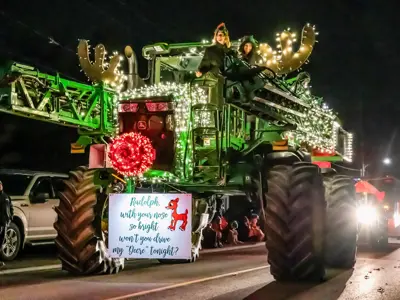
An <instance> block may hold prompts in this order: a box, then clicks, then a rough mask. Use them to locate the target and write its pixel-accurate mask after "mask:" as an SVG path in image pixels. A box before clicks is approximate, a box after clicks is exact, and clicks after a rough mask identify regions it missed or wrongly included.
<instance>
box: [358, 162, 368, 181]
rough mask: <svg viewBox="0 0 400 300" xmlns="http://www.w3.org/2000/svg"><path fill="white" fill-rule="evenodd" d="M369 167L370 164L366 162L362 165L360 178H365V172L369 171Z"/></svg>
mask: <svg viewBox="0 0 400 300" xmlns="http://www.w3.org/2000/svg"><path fill="white" fill-rule="evenodd" d="M368 166H369V164H365V163H364V161H363V163H362V165H361V169H360V177H361V178H362V177H365V171H366V169H367V167H368Z"/></svg>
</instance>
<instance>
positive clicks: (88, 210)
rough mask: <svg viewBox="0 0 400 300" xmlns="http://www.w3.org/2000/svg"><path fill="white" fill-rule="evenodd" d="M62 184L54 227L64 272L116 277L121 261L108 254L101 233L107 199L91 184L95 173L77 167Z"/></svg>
mask: <svg viewBox="0 0 400 300" xmlns="http://www.w3.org/2000/svg"><path fill="white" fill-rule="evenodd" d="M64 183H65V190H64V191H63V192H61V193H60V204H59V206H58V207H56V208H55V210H56V212H57V215H58V218H57V221H56V222H55V223H54V228H55V229H56V230H57V233H58V235H57V238H56V240H55V243H56V245H57V248H58V251H59V258H60V260H61V263H62V268H63V270H66V271H68V272H70V273H72V274H75V275H91V274H112V273H118V272H119V271H120V270H122V269H123V268H124V259H121V258H111V257H110V255H109V254H108V251H107V245H106V236H105V234H104V232H103V231H102V211H103V209H104V207H105V205H106V201H107V198H108V197H107V195H106V194H104V193H101V192H100V189H101V187H99V186H96V185H95V184H94V171H93V170H88V169H87V168H86V167H80V168H78V170H76V171H74V172H71V173H70V178H69V179H68V180H66V181H65V182H64Z"/></svg>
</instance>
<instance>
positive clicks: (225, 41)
mask: <svg viewBox="0 0 400 300" xmlns="http://www.w3.org/2000/svg"><path fill="white" fill-rule="evenodd" d="M213 43H214V44H213V45H212V46H210V47H208V48H206V50H205V51H204V56H203V59H202V61H201V63H200V65H199V68H198V71H197V72H196V76H197V77H200V76H202V75H204V74H206V73H208V72H210V73H212V74H214V75H216V76H218V75H219V74H221V73H223V72H224V60H225V56H226V55H233V54H234V51H232V50H231V42H230V40H229V32H228V29H227V28H226V26H225V23H221V24H219V25H218V27H217V28H216V29H215V31H214V39H213Z"/></svg>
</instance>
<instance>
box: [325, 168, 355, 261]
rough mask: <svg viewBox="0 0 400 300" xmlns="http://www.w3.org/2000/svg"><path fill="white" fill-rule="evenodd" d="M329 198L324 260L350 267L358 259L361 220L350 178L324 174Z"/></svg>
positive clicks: (326, 193)
mask: <svg viewBox="0 0 400 300" xmlns="http://www.w3.org/2000/svg"><path fill="white" fill-rule="evenodd" d="M324 184H325V199H326V201H327V205H328V207H327V223H326V230H327V231H326V238H325V251H326V252H325V262H326V265H327V266H329V267H332V268H345V269H350V268H352V267H353V266H354V264H355V262H356V254H357V239H358V224H357V212H356V209H357V208H356V191H355V186H354V182H353V180H352V179H351V178H349V177H347V176H342V175H334V176H327V177H326V178H324Z"/></svg>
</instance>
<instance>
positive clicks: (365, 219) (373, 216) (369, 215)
mask: <svg viewBox="0 0 400 300" xmlns="http://www.w3.org/2000/svg"><path fill="white" fill-rule="evenodd" d="M357 220H358V222H359V223H362V224H371V223H373V222H375V221H376V220H377V212H376V209H375V208H374V207H372V206H369V205H362V206H360V207H358V208H357Z"/></svg>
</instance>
